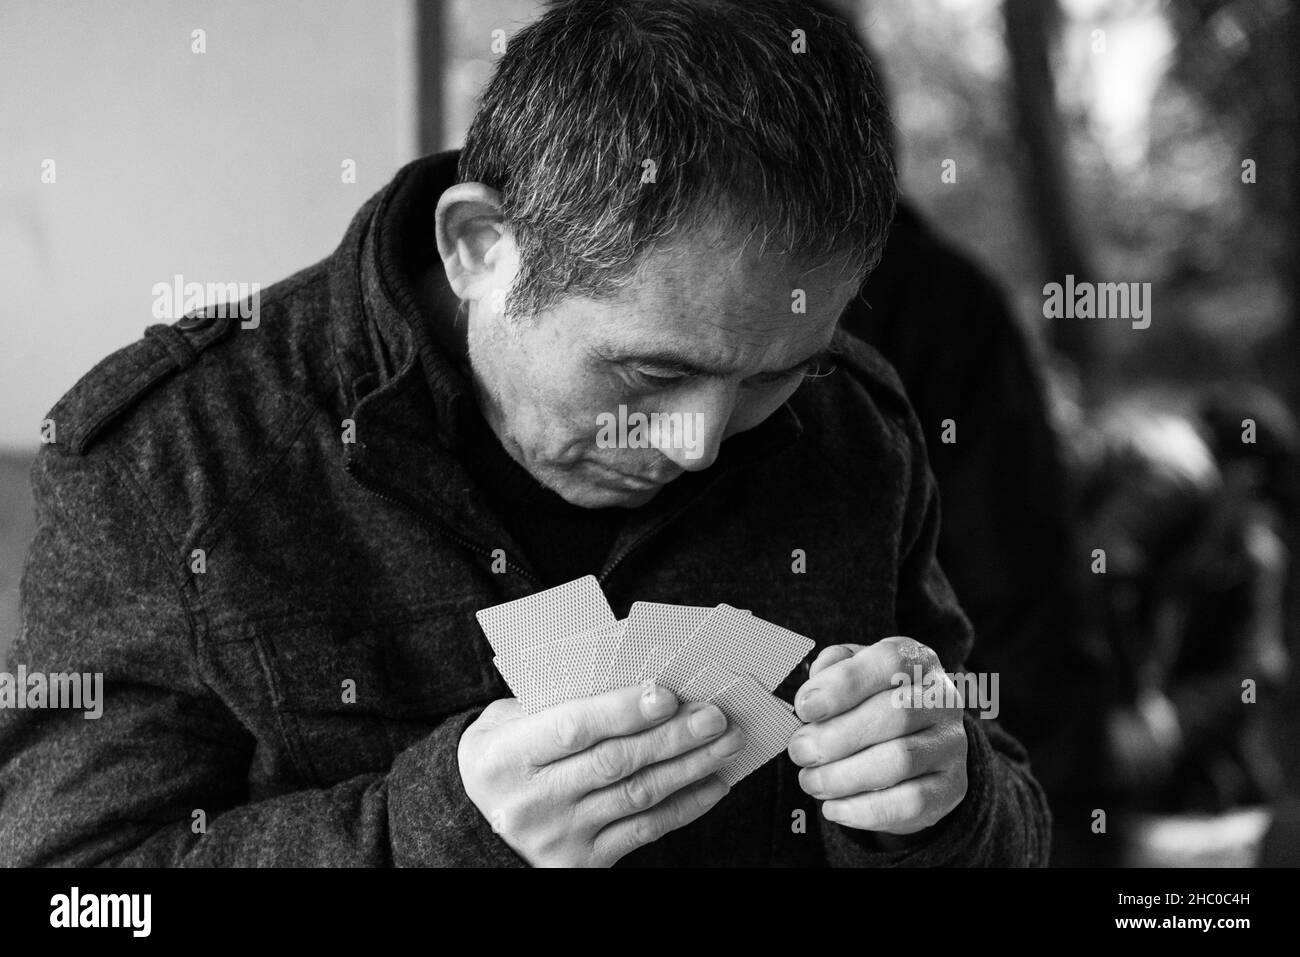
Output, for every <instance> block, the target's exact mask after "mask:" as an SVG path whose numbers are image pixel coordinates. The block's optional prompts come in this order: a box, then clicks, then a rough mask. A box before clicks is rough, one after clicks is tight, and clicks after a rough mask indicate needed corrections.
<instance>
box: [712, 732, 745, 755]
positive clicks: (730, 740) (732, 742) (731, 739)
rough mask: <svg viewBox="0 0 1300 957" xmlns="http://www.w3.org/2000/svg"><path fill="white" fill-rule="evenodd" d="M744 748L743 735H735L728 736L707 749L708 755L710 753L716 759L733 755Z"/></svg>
mask: <svg viewBox="0 0 1300 957" xmlns="http://www.w3.org/2000/svg"><path fill="white" fill-rule="evenodd" d="M744 746H745V736H744V735H743V734H739V733H737V734H732V735H728V736H727V737H725V738H723V739H722V740H720V741H718V742H716V743H715V744H714V745H713V747H711V748H710V749H709V753H711V754H712V755H713V756H714V757H717V758H725V757H727V756H729V755H732V754H735V753H736V752H737V751H739V750H740V749H741V748H743V747H744Z"/></svg>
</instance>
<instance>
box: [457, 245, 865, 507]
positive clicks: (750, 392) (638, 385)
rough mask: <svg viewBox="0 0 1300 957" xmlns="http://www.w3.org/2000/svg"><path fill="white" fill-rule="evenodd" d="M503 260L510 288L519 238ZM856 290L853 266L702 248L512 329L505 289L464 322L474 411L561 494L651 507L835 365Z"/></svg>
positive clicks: (498, 283) (658, 257)
mask: <svg viewBox="0 0 1300 957" xmlns="http://www.w3.org/2000/svg"><path fill="white" fill-rule="evenodd" d="M494 253H495V255H494V256H493V257H492V264H493V265H492V268H493V271H494V276H493V282H492V285H493V286H494V287H495V288H496V289H506V288H509V284H510V282H511V281H513V278H514V274H515V272H516V270H517V265H518V258H517V254H516V250H515V247H514V245H513V240H512V239H511V238H510V235H509V233H508V232H507V233H505V234H504V235H503V236H502V238H501V239H500V240H499V241H498V248H497V249H496V250H494ZM856 289H857V286H856V283H855V282H853V281H852V279H851V277H849V276H848V274H847V270H845V269H844V268H843V263H842V262H841V263H831V264H827V265H823V266H819V267H816V268H813V269H808V268H806V267H801V266H800V265H799V264H796V263H795V262H793V261H792V260H791V259H789V258H788V257H782V256H776V255H766V256H762V257H759V256H757V255H751V254H749V253H738V252H737V251H735V250H727V249H721V248H718V247H717V245H716V244H714V243H710V242H708V241H706V240H704V239H700V240H698V241H694V242H683V243H679V244H678V245H676V246H674V247H672V248H671V249H670V250H668V251H665V252H659V253H653V254H651V255H650V256H649V257H648V258H647V260H646V262H645V263H644V268H643V269H642V270H641V271H640V272H639V274H638V277H637V279H636V280H635V281H634V282H633V283H632V284H631V285H629V286H628V287H627V288H625V289H624V290H622V291H621V292H620V293H619V294H618V295H617V296H615V297H614V298H607V299H602V300H599V301H597V300H592V299H586V298H571V299H568V300H565V301H562V302H560V303H559V304H557V305H555V306H553V307H551V308H549V309H547V310H545V311H543V312H541V313H539V314H537V315H536V316H533V317H531V318H527V319H518V320H512V319H507V318H506V317H505V316H504V315H503V313H502V311H501V298H502V297H501V295H499V294H498V295H495V296H490V297H484V298H483V299H481V300H479V301H477V302H474V303H473V304H472V306H471V310H470V327H469V350H470V362H471V365H472V367H473V371H474V379H475V387H476V390H477V392H478V400H479V404H480V407H481V408H482V410H483V413H484V415H485V416H486V418H487V420H488V422H489V423H491V425H492V427H493V430H494V431H495V432H496V434H497V435H498V436H499V437H500V438H501V440H502V443H503V444H504V445H505V447H506V449H507V451H509V452H510V454H511V456H512V457H514V458H515V459H516V460H517V461H519V462H520V463H521V464H522V465H523V466H524V467H525V468H527V470H528V471H529V472H530V473H531V474H532V475H533V477H534V478H536V479H537V480H538V481H539V482H540V483H542V484H543V485H545V486H547V487H548V488H551V489H552V490H554V491H555V492H557V493H558V494H559V495H561V496H562V497H563V498H564V499H565V500H566V501H568V502H570V503H571V504H574V505H581V506H585V507H588V508H603V507H608V506H615V505H617V506H624V507H635V506H638V505H643V504H645V503H646V502H649V501H650V500H651V499H652V498H653V497H654V496H655V495H656V494H657V493H658V492H659V490H660V489H662V488H663V487H664V486H665V485H666V484H667V483H668V482H671V481H672V480H673V479H675V478H677V477H678V476H680V475H682V474H683V472H685V471H688V470H699V469H704V468H707V467H708V466H709V465H711V464H712V463H713V461H714V459H715V458H716V457H717V454H718V449H719V446H720V445H721V443H722V440H723V439H725V438H727V437H728V436H731V435H734V434H736V433H738V432H743V431H745V430H746V429H751V428H753V427H754V426H756V425H758V424H759V423H761V422H762V421H763V420H764V419H766V418H767V417H768V416H769V415H771V414H772V413H773V412H775V411H776V410H777V409H778V408H779V407H780V406H781V404H782V403H784V402H785V401H786V399H788V398H789V397H790V396H791V395H792V394H793V393H794V391H795V390H796V389H797V388H798V387H799V385H800V382H801V381H802V379H803V377H804V375H806V374H809V373H814V372H816V371H817V369H818V366H819V357H821V359H820V366H821V368H822V369H825V368H826V367H827V365H826V362H825V359H824V357H823V356H822V353H823V352H824V350H825V349H826V348H827V347H828V346H829V344H830V340H831V336H832V334H833V333H834V330H835V327H836V323H837V321H838V319H839V316H840V313H841V312H842V311H843V310H844V308H845V307H846V306H847V304H848V302H849V300H850V299H851V298H852V296H853V295H854V293H855V292H856ZM800 291H801V292H800ZM800 309H802V310H803V311H800ZM620 407H621V408H620ZM636 413H641V414H642V415H641V416H637V415H636ZM638 423H643V427H642V428H641V429H640V430H639V431H638V429H637V425H638ZM652 435H653V436H655V438H653V439H650V440H649V441H647V438H648V437H649V436H652ZM651 443H653V447H647V446H649V445H651Z"/></svg>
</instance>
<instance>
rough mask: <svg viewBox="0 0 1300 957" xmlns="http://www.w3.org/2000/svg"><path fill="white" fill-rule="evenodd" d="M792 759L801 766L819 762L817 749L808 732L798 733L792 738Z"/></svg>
mask: <svg viewBox="0 0 1300 957" xmlns="http://www.w3.org/2000/svg"><path fill="white" fill-rule="evenodd" d="M790 760H791V761H793V762H794V763H795V764H797V765H799V766H800V767H807V766H809V765H810V764H816V763H817V749H816V748H814V747H813V743H812V741H810V740H809V738H808V735H806V734H796V735H795V736H794V737H793V738H792V739H791V740H790Z"/></svg>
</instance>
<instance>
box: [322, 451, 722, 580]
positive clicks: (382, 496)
mask: <svg viewBox="0 0 1300 957" xmlns="http://www.w3.org/2000/svg"><path fill="white" fill-rule="evenodd" d="M343 468H344V471H346V472H347V473H348V475H349V476H351V478H352V481H353V482H355V483H356V484H357V485H358V486H359V487H360V488H361V489H363V490H364V491H365V492H366V493H367V494H369V495H372V496H374V497H375V498H377V499H379V500H380V501H382V502H387V503H388V504H390V505H396V506H397V507H398V508H400V509H402V510H403V511H406V512H409V513H410V514H411V515H414V516H415V518H416V520H417V521H419V522H421V523H422V524H424V525H427V526H428V527H430V528H432V529H434V530H435V531H437V532H438V533H439V534H440V535H442V536H443V537H445V538H447V539H449V540H450V541H452V542H454V543H455V544H457V545H459V546H460V547H461V548H464V549H465V550H466V551H469V552H471V553H473V554H475V555H481V556H483V557H485V558H487V559H489V560H494V559H493V557H492V552H491V551H489V550H488V549H486V548H484V547H483V546H482V545H480V544H478V543H476V542H471V541H470V540H469V539H467V538H463V537H462V536H460V535H458V534H456V532H454V531H453V530H452V529H451V527H450V526H448V525H447V524H446V523H445V522H439V521H436V520H434V519H431V518H429V517H428V516H427V515H425V514H424V513H423V512H422V511H420V510H419V509H417V508H415V507H413V506H411V505H410V504H408V503H407V502H404V501H403V500H401V499H399V498H396V497H394V496H392V495H389V494H387V493H385V492H381V491H379V490H378V489H376V488H373V487H372V486H370V485H368V484H366V482H365V481H363V480H362V478H361V476H359V475H357V473H356V472H355V471H353V468H352V463H351V462H346V463H344V466H343ZM722 477H723V476H722V475H717V476H715V477H714V478H713V481H711V482H709V483H708V484H707V485H706V486H704V488H702V489H700V491H699V493H698V494H697V495H696V496H695V497H694V498H692V499H691V500H690V501H688V502H684V503H683V504H682V505H681V507H680V508H678V509H677V510H676V511H674V512H672V513H671V514H669V515H665V516H663V517H662V518H660V519H659V521H657V522H655V523H654V524H653V525H651V526H650V527H649V528H647V529H646V530H645V531H644V532H642V533H641V534H640V535H639V536H638V537H637V538H636V539H634V540H633V541H632V542H630V543H628V546H627V547H626V548H624V549H623V550H622V551H621V552H619V553H618V554H617V555H615V556H614V560H613V561H612V562H610V563H609V564H608V565H606V566H605V568H604V569H603V570H602V571H601V573H600V574H599V575H597V576H596V581H598V582H599V583H600V584H602V585H604V584H605V583H606V582H608V581H609V577H610V576H611V575H612V574H613V573H614V570H615V569H616V568H618V566H619V565H621V564H623V561H624V560H625V559H626V558H627V557H628V556H629V555H631V554H632V553H633V552H635V551H636V550H637V549H638V548H640V547H641V546H642V545H644V544H645V543H646V542H647V541H649V540H650V539H651V538H653V537H654V536H655V535H657V534H658V533H659V532H660V530H662V529H663V527H664V526H665V525H667V524H668V523H669V522H671V521H672V520H673V519H675V518H677V517H678V516H679V515H681V514H682V513H683V512H685V511H686V510H687V509H689V508H690V507H691V506H692V505H694V504H695V503H696V502H697V501H699V499H701V498H702V497H704V495H705V494H707V493H708V492H709V491H710V490H711V489H712V488H713V486H715V485H717V484H718V481H719V480H720V479H721V478H722ZM506 568H508V569H510V570H511V571H514V572H516V573H517V574H519V575H520V576H522V577H523V578H524V579H525V580H526V581H528V582H530V583H531V584H533V585H534V586H536V587H537V588H541V587H543V586H542V581H541V579H539V578H538V577H537V576H536V575H534V574H533V573H532V572H530V571H528V569H526V568H524V567H523V566H522V565H517V564H515V563H514V562H512V561H511V560H510V559H509V557H507V558H506Z"/></svg>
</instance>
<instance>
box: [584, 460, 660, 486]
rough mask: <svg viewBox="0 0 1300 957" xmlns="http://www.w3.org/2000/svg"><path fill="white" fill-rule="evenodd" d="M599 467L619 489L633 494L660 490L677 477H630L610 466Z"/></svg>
mask: <svg viewBox="0 0 1300 957" xmlns="http://www.w3.org/2000/svg"><path fill="white" fill-rule="evenodd" d="M597 464H598V467H599V468H600V469H601V471H603V472H604V473H605V474H606V475H608V476H609V477H610V479H612V480H613V482H614V483H615V484H617V485H618V486H619V487H621V488H623V489H626V490H628V491H632V492H648V491H651V490H652V489H660V488H663V487H664V486H665V485H667V484H668V483H669V482H671V481H672V480H673V479H674V478H676V477H677V476H675V475H670V476H668V477H666V478H660V479H652V478H647V477H645V476H642V475H630V474H628V473H626V472H619V471H617V470H616V469H612V468H610V467H609V466H608V465H599V463H597Z"/></svg>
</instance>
